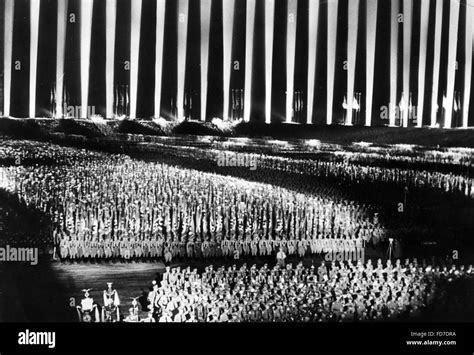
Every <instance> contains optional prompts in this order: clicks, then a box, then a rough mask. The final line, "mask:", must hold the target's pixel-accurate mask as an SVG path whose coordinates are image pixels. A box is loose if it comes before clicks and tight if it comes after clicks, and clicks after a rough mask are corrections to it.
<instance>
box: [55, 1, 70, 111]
mask: <svg viewBox="0 0 474 355" xmlns="http://www.w3.org/2000/svg"><path fill="white" fill-rule="evenodd" d="M67 8H68V0H64V1H58V21H57V27H58V29H57V32H58V33H57V38H56V41H57V42H56V95H55V96H56V97H55V117H59V118H62V117H63V116H64V113H63V105H64V59H65V55H66V21H67Z"/></svg>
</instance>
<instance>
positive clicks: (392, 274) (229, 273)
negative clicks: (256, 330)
mask: <svg viewBox="0 0 474 355" xmlns="http://www.w3.org/2000/svg"><path fill="white" fill-rule="evenodd" d="M473 275H474V269H473V268H472V266H469V267H467V268H465V267H464V266H460V267H457V266H454V265H453V266H451V267H448V266H444V267H440V266H436V267H434V266H430V265H427V264H426V262H425V261H423V262H421V263H418V261H417V260H416V259H414V260H408V259H407V260H405V262H404V263H402V262H401V261H400V260H399V259H397V260H396V261H395V262H394V263H392V262H391V261H390V260H388V261H387V262H386V263H385V264H383V263H382V261H381V260H380V259H379V260H378V261H377V262H376V263H374V264H373V263H372V261H371V260H368V261H367V262H366V263H363V262H362V261H361V260H359V261H357V262H352V261H348V262H341V263H339V262H333V263H332V264H331V265H328V264H325V263H324V262H322V263H321V265H319V266H316V267H315V266H311V267H307V266H303V264H302V263H299V264H298V265H295V266H294V265H291V264H288V265H286V266H281V265H276V266H274V267H269V266H268V265H266V264H265V265H264V266H262V267H257V266H255V265H253V266H251V267H249V266H247V265H246V264H243V266H241V267H237V266H236V265H233V266H229V267H219V268H214V267H213V266H208V267H206V268H205V270H204V272H202V273H199V272H198V271H197V270H196V269H194V270H191V268H190V267H187V268H182V269H181V268H179V267H177V268H172V269H170V268H169V267H167V268H166V271H165V272H164V274H163V275H162V278H161V280H158V282H157V281H154V282H153V289H152V290H151V291H150V292H149V294H148V302H149V306H148V310H147V311H150V312H152V313H153V317H154V319H156V320H157V321H159V322H280V321H293V322H318V321H369V320H397V319H398V320H400V319H407V318H410V317H418V316H420V314H421V312H422V311H423V309H424V308H425V307H426V306H427V305H432V304H433V303H434V302H437V301H438V300H441V299H442V298H443V297H444V292H445V290H444V286H445V285H446V284H448V283H449V282H451V281H452V280H454V279H460V278H468V277H469V278H472V276H473Z"/></svg>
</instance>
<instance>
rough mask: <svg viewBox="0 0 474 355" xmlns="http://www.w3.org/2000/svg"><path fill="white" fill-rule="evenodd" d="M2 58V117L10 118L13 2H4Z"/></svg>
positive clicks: (11, 0)
mask: <svg viewBox="0 0 474 355" xmlns="http://www.w3.org/2000/svg"><path fill="white" fill-rule="evenodd" d="M4 6H5V28H4V33H3V37H4V42H3V43H4V46H5V47H4V49H3V50H4V57H3V95H4V96H3V115H4V116H5V117H8V116H10V102H11V97H10V96H11V86H12V51H13V15H14V12H15V1H14V0H5V5H4Z"/></svg>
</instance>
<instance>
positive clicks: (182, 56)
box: [176, 0, 189, 120]
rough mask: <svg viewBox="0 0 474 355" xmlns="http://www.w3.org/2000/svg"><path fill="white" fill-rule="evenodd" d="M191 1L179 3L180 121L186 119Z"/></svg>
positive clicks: (178, 107)
mask: <svg viewBox="0 0 474 355" xmlns="http://www.w3.org/2000/svg"><path fill="white" fill-rule="evenodd" d="M188 11H189V0H179V2H178V81H177V84H178V91H177V96H176V106H177V107H176V109H177V115H178V117H177V118H178V120H182V119H184V118H185V117H184V85H185V80H186V49H187V43H188Z"/></svg>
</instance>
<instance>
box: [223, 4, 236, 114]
mask: <svg viewBox="0 0 474 355" xmlns="http://www.w3.org/2000/svg"><path fill="white" fill-rule="evenodd" d="M234 12H235V0H226V1H225V3H223V4H222V15H223V31H224V34H223V42H224V43H223V49H224V87H223V89H224V107H223V112H222V117H223V119H224V121H227V120H229V109H230V107H229V102H230V75H231V67H232V43H233V34H234Z"/></svg>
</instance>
